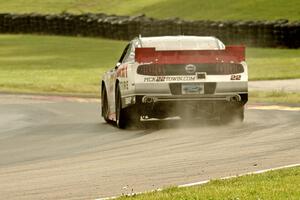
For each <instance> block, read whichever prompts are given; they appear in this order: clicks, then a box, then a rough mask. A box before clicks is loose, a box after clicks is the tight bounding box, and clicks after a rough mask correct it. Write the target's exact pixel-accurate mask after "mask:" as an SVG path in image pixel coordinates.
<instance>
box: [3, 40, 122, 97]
mask: <svg viewBox="0 0 300 200" xmlns="http://www.w3.org/2000/svg"><path fill="white" fill-rule="evenodd" d="M0 44H1V46H0V90H1V91H12V92H34V93H36V92H37V93H44V92H46V93H77V94H78V93H81V94H92V95H95V94H98V91H99V82H100V77H101V75H102V74H103V72H104V71H105V70H107V69H108V68H109V67H113V66H114V65H115V62H116V61H117V60H118V57H119V56H120V53H121V51H122V50H123V48H124V45H125V42H122V41H113V40H103V39H89V38H72V37H56V36H55V37H52V36H28V35H1V36H0Z"/></svg>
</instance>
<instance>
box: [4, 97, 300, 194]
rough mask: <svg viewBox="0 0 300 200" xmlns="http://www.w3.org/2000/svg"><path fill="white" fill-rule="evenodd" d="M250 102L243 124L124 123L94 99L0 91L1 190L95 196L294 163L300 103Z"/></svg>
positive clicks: (299, 150) (299, 154) (299, 149)
mask: <svg viewBox="0 0 300 200" xmlns="http://www.w3.org/2000/svg"><path fill="white" fill-rule="evenodd" d="M249 107H250V109H247V110H246V120H245V123H244V124H243V125H231V126H220V125H218V124H216V123H214V122H201V121H196V122H195V123H190V124H183V123H182V122H180V121H178V120H171V121H167V122H163V123H157V122H148V123H146V126H147V127H150V126H153V127H154V128H148V129H143V130H142V129H141V130H134V129H132V130H125V131H124V130H118V129H117V128H116V127H114V126H112V125H109V124H106V123H104V122H103V120H102V119H101V118H100V116H99V113H100V110H99V109H100V108H99V102H94V101H93V100H82V99H71V98H70V99H69V98H67V99H63V98H59V97H32V98H31V97H30V96H11V95H1V96H0V197H1V199H94V198H99V197H106V196H111V195H120V194H122V193H129V192H131V190H132V189H133V191H134V192H141V191H145V190H151V189H155V188H160V187H165V186H169V185H177V184H184V183H189V182H195V181H201V180H206V179H210V178H218V177H222V176H229V175H235V174H238V173H244V172H248V171H254V170H259V169H265V168H270V167H277V166H281V165H287V164H294V163H300V111H299V109H298V111H297V110H294V111H283V110H265V109H264V107H261V106H258V107H257V108H258V109H257V108H256V109H254V107H253V105H250V106H249ZM251 108H252V109H251ZM260 108H261V109H260ZM125 186H126V188H124V187H125Z"/></svg>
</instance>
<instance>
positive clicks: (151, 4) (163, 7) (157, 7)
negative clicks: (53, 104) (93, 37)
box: [0, 0, 300, 20]
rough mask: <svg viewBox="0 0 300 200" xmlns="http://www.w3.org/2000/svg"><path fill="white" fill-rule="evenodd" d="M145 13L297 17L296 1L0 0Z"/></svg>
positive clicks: (11, 8)
mask: <svg viewBox="0 0 300 200" xmlns="http://www.w3.org/2000/svg"><path fill="white" fill-rule="evenodd" d="M63 11H68V12H75V13H82V12H104V13H110V14H119V15H135V14H140V13H145V14H147V15H148V16H152V17H157V18H169V17H181V18H185V19H210V20H227V19H244V20H254V19H270V20H273V19H280V18H287V19H289V20H299V19H300V1H299V0H289V1H285V0H255V1H254V0H253V1H248V0H240V1H234V0H215V1H207V0H188V1H183V0H139V1H136V0H126V1H125V0H63V1H61V0H10V1H4V0H2V1H0V12H19V13H24V12H39V13H60V12H63Z"/></svg>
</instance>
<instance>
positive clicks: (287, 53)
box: [247, 48, 300, 80]
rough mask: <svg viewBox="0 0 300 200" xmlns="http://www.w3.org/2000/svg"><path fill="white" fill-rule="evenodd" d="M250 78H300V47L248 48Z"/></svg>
mask: <svg viewBox="0 0 300 200" xmlns="http://www.w3.org/2000/svg"><path fill="white" fill-rule="evenodd" d="M247 63H248V65H249V78H250V80H266V79H269V80H270V79H291V78H300V49H296V50H295V49H272V48H248V49H247Z"/></svg>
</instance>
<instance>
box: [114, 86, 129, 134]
mask: <svg viewBox="0 0 300 200" xmlns="http://www.w3.org/2000/svg"><path fill="white" fill-rule="evenodd" d="M115 102H116V124H117V127H118V128H121V129H124V128H126V124H127V120H126V115H125V110H124V109H122V99H121V92H120V87H119V84H118V85H117V87H116V94H115Z"/></svg>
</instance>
